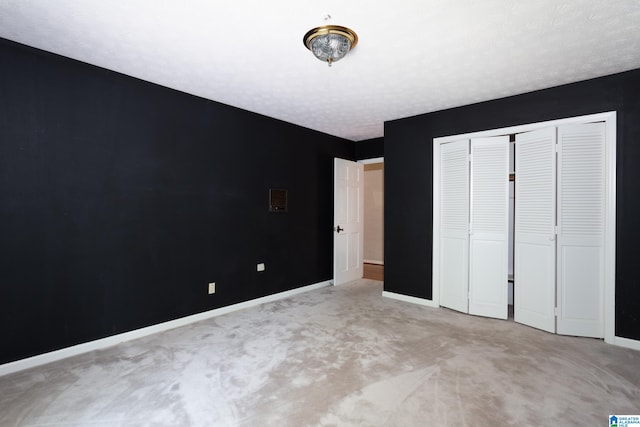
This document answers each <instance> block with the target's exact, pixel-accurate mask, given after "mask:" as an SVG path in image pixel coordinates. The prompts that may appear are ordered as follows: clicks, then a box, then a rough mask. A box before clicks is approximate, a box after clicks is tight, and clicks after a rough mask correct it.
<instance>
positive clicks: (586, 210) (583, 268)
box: [557, 123, 605, 338]
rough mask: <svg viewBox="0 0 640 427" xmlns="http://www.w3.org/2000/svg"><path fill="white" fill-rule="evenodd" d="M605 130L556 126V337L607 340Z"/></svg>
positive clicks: (601, 125) (597, 126)
mask: <svg viewBox="0 0 640 427" xmlns="http://www.w3.org/2000/svg"><path fill="white" fill-rule="evenodd" d="M604 153H605V125H604V123H589V124H580V125H566V126H560V127H558V278H557V280H558V294H557V302H558V319H557V328H558V330H557V332H558V333H559V334H565V335H578V336H585V337H594V338H603V337H604V302H603V301H604V261H605V259H604V228H605V221H604V211H605V210H604V203H605V162H604V160H605V158H604V155H605V154H604Z"/></svg>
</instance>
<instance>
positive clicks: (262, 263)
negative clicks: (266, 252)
mask: <svg viewBox="0 0 640 427" xmlns="http://www.w3.org/2000/svg"><path fill="white" fill-rule="evenodd" d="M257 270H258V271H264V262H261V263H260V264H258V265H257Z"/></svg>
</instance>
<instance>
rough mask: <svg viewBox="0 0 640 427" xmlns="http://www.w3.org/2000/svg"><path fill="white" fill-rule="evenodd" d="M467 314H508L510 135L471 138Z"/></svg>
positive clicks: (491, 315) (493, 315)
mask: <svg viewBox="0 0 640 427" xmlns="http://www.w3.org/2000/svg"><path fill="white" fill-rule="evenodd" d="M470 211H471V225H470V227H469V313H470V314H476V315H480V316H488V317H496V318H499V319H506V318H507V316H508V295H509V286H508V275H509V271H508V264H509V261H508V258H507V256H508V253H509V217H508V214H509V137H508V136H498V137H493V138H477V139H472V140H471V207H470Z"/></svg>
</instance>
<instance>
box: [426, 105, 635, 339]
mask: <svg viewBox="0 0 640 427" xmlns="http://www.w3.org/2000/svg"><path fill="white" fill-rule="evenodd" d="M590 122H605V125H606V140H605V179H606V184H605V187H606V194H605V242H604V250H605V289H604V340H605V342H607V343H609V344H616V345H621V346H625V347H633V348H637V349H640V344H638V345H636V342H635V341H634V340H629V339H626V338H623V337H617V336H616V335H615V308H616V307H615V256H616V253H615V249H616V245H615V243H616V145H617V144H616V123H617V113H616V112H615V111H608V112H603V113H596V114H588V115H584V116H577V117H569V118H564V119H557V120H549V121H545V122H537V123H530V124H526V125H518V126H509V127H504V128H498V129H490V130H485V131H480V132H471V133H465V134H459V135H451V136H445V137H439V138H434V139H433V142H432V143H433V159H432V167H433V200H432V202H433V238H432V244H433V247H432V273H433V274H432V282H431V283H432V300H431V302H432V304H430V305H435V306H439V305H440V304H439V302H440V301H439V300H440V272H439V264H440V259H439V254H440V247H439V245H440V145H441V144H445V143H448V142H453V141H456V140H459V139H471V138H482V137H491V136H499V135H510V134H514V133H522V132H528V131H533V130H538V129H541V128H545V127H551V126H559V125H565V124H577V123H590ZM505 279H506V278H505ZM505 286H506V280H505Z"/></svg>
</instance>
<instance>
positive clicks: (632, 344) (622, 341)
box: [382, 291, 640, 351]
mask: <svg viewBox="0 0 640 427" xmlns="http://www.w3.org/2000/svg"><path fill="white" fill-rule="evenodd" d="M382 296H383V297H385V298H391V299H395V300H398V301H404V302H409V303H412V304H418V305H423V306H426V307H433V308H438V307H440V306H439V305H437V304H434V302H433V301H432V300H428V299H424V298H416V297H410V296H408V295H402V294H396V293H395V292H387V291H382ZM605 342H607V341H605ZM607 344H612V345H616V346H618V347H625V348H630V349H632V350H638V351H640V341H637V340H632V339H629V338H623V337H619V336H615V337H614V338H613V341H612V342H607Z"/></svg>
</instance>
